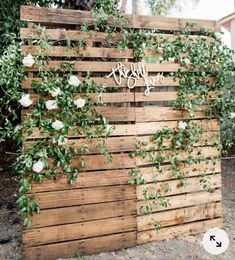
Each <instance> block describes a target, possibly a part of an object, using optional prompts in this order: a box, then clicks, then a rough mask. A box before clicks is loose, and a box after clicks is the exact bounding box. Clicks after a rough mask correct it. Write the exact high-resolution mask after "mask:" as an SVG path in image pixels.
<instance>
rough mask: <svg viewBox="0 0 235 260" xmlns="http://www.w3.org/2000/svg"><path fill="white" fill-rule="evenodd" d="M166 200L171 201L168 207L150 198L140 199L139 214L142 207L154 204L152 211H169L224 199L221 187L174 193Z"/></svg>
mask: <svg viewBox="0 0 235 260" xmlns="http://www.w3.org/2000/svg"><path fill="white" fill-rule="evenodd" d="M166 200H167V201H168V202H169V203H170V205H169V206H168V207H167V208H164V207H161V205H160V204H159V201H157V200H149V201H145V200H143V201H138V202H137V209H138V212H137V214H138V215H141V212H140V209H141V208H143V207H146V206H148V205H151V206H153V210H152V213H154V212H162V211H168V210H170V209H177V208H184V207H189V206H195V205H201V204H202V202H203V203H209V202H216V201H221V200H222V192H221V189H220V188H219V189H215V190H214V191H213V192H207V191H201V192H196V193H186V194H180V195H174V196H170V197H167V198H166Z"/></svg>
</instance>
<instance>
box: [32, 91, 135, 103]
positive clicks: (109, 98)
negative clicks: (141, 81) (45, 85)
mask: <svg viewBox="0 0 235 260" xmlns="http://www.w3.org/2000/svg"><path fill="white" fill-rule="evenodd" d="M83 96H84V93H81V94H77V95H75V96H74V100H75V99H78V98H80V97H83ZM90 98H91V100H92V101H94V102H96V103H98V102H103V103H125V102H135V93H131V92H126V93H101V94H98V93H97V94H96V93H91V94H90ZM30 99H31V100H32V101H33V104H32V105H36V104H37V103H38V102H39V100H40V95H38V94H30ZM47 99H48V100H54V98H53V97H50V96H48V97H47Z"/></svg>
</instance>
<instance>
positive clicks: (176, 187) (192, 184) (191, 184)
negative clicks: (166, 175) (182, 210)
mask: <svg viewBox="0 0 235 260" xmlns="http://www.w3.org/2000/svg"><path fill="white" fill-rule="evenodd" d="M210 177H211V189H215V188H219V187H221V175H220V174H215V175H211V176H210ZM167 184H168V185H169V191H168V192H165V191H164V190H163V188H162V185H163V183H157V184H145V185H139V186H137V187H136V193H137V199H138V200H144V199H145V198H144V195H143V194H144V191H145V190H146V189H147V191H148V193H150V194H155V195H156V194H157V193H158V192H160V193H161V194H163V195H164V196H171V195H176V194H182V193H187V192H196V191H203V187H202V185H201V184H200V180H199V178H198V177H192V178H189V179H188V180H187V186H186V187H181V186H180V183H179V180H171V181H167ZM169 201H170V200H169Z"/></svg>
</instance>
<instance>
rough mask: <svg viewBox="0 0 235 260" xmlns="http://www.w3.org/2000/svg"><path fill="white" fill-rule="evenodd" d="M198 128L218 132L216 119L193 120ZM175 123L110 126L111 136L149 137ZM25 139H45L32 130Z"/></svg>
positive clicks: (74, 134) (173, 126)
mask: <svg viewBox="0 0 235 260" xmlns="http://www.w3.org/2000/svg"><path fill="white" fill-rule="evenodd" d="M193 121H194V122H195V124H196V125H197V126H198V127H203V128H204V129H205V131H207V132H210V131H218V130H219V121H218V119H211V120H193ZM177 125H178V122H177V121H168V122H164V121H163V122H146V123H136V124H119V125H115V124H113V125H112V124H111V127H113V128H114V131H113V134H112V136H133V135H151V134H155V133H156V132H157V131H158V130H161V129H162V128H164V127H166V128H172V129H173V128H176V129H177V128H178V126H177ZM25 137H27V139H37V138H45V137H47V135H46V134H43V133H41V132H40V129H38V128H34V129H33V133H32V134H31V135H27V134H25ZM68 137H70V138H72V137H82V135H78V134H77V133H76V132H74V131H70V132H69V133H68Z"/></svg>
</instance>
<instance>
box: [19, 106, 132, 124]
mask: <svg viewBox="0 0 235 260" xmlns="http://www.w3.org/2000/svg"><path fill="white" fill-rule="evenodd" d="M95 109H96V111H97V112H98V113H100V114H102V115H103V116H104V117H105V118H107V119H108V120H109V122H125V121H126V122H131V121H133V122H134V121H135V108H134V107H105V106H104V107H98V106H97V107H96V108H95ZM31 113H32V110H30V109H29V110H22V111H21V119H22V121H24V120H25V118H26V117H27V116H28V115H29V114H31Z"/></svg>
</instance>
